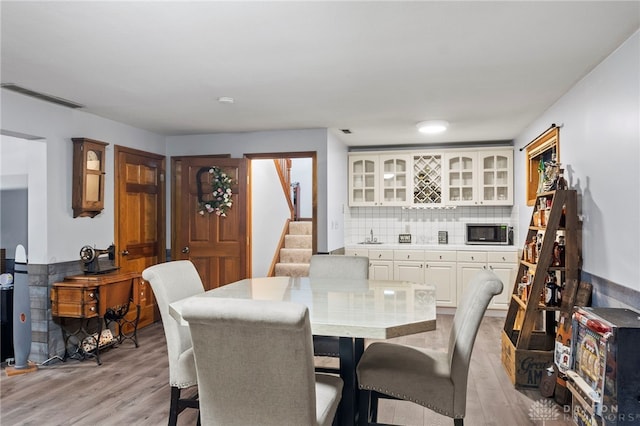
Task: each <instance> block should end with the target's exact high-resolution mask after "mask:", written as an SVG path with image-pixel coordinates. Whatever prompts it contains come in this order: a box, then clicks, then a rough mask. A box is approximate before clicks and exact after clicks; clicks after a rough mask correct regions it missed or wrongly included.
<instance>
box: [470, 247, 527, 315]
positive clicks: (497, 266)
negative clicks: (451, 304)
mask: <svg viewBox="0 0 640 426" xmlns="http://www.w3.org/2000/svg"><path fill="white" fill-rule="evenodd" d="M457 259H458V262H457V264H458V266H457V267H458V301H460V299H461V297H462V295H463V294H464V292H465V290H466V289H467V287H468V285H469V283H470V282H471V280H472V279H473V277H474V276H475V275H476V274H477V273H478V271H481V270H482V269H487V268H488V269H491V270H493V272H495V274H496V275H497V276H498V277H499V278H500V279H501V280H502V283H503V288H502V293H500V294H498V295H496V296H494V297H493V299H491V302H490V303H489V306H488V309H502V310H505V309H507V308H508V305H509V298H510V297H511V290H512V287H513V283H514V282H515V281H514V280H515V274H516V273H517V271H518V263H517V261H518V254H517V252H515V251H505V252H502V251H495V252H494V251H489V252H481V251H459V252H458V254H457Z"/></svg>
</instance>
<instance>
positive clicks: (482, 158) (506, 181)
mask: <svg viewBox="0 0 640 426" xmlns="http://www.w3.org/2000/svg"><path fill="white" fill-rule="evenodd" d="M478 165H479V166H480V168H481V169H480V173H479V177H480V187H479V191H478V192H479V196H480V202H481V203H482V204H483V205H495V206H498V205H513V150H500V151H480V152H478Z"/></svg>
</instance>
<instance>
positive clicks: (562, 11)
mask: <svg viewBox="0 0 640 426" xmlns="http://www.w3.org/2000/svg"><path fill="white" fill-rule="evenodd" d="M0 7H1V9H0V13H1V19H2V27H1V31H2V33H1V36H2V44H1V55H2V58H1V59H2V64H1V70H0V71H1V77H2V83H15V84H18V85H20V86H23V87H26V88H28V89H31V90H35V91H38V92H42V93H45V94H48V95H53V96H57V97H61V98H64V99H68V100H71V101H74V102H77V103H80V104H82V105H84V106H85V107H84V108H83V109H84V110H85V111H87V112H90V113H93V114H96V115H99V116H102V117H107V118H110V119H113V120H117V121H120V122H123V123H128V124H131V125H133V126H136V127H140V128H144V129H148V130H151V131H153V132H157V133H161V134H167V135H181V134H204V133H218V132H242V131H258V130H271V129H303V128H325V127H326V128H330V129H332V130H334V131H336V132H337V131H338V130H339V129H350V130H351V131H352V132H353V133H352V134H351V135H343V134H341V133H340V132H337V133H338V135H339V137H340V139H342V140H343V141H345V142H346V143H347V144H348V145H351V146H359V145H390V144H425V143H447V142H469V141H497V140H510V139H513V138H515V137H516V136H517V135H518V134H519V133H520V132H521V131H522V130H523V129H524V128H525V127H526V126H527V125H528V124H530V123H531V122H532V121H533V120H534V119H535V118H537V117H538V116H540V115H541V114H542V113H543V112H544V111H545V110H546V109H547V108H548V107H549V106H550V105H552V104H553V103H554V102H555V101H556V100H557V99H558V98H560V97H561V96H562V95H563V94H564V93H566V92H567V91H568V90H569V89H570V88H571V87H572V86H573V85H574V84H575V83H576V82H577V81H578V80H580V79H581V78H582V77H583V76H584V75H586V74H587V73H588V72H589V71H590V70H592V69H593V68H594V67H595V66H596V65H597V64H598V63H599V62H601V61H602V60H603V59H604V58H605V57H606V56H607V55H609V54H610V53H611V52H612V51H613V50H615V49H616V48H617V47H618V46H619V45H620V44H621V43H622V42H623V41H624V40H625V39H627V38H628V37H629V36H630V35H631V34H632V33H633V32H634V31H636V30H637V29H638V28H639V27H640V2H637V1H627V2H613V1H601V2H580V1H570V2H559V1H534V2H518V1H506V2H483V1H472V2H457V1H446V2H444V1H443V2H437V1H428V2H400V1H393V2H377V1H372V2H346V1H345V2H335V1H334V2H329V1H327V2H308V1H300V2H238V1H236V2H213V1H208V2H207V1H205V2H170V1H165V2H150V1H136V2H89V1H87V2H55V1H47V2H18V1H16V2H13V1H5V0H2V3H1V4H0ZM2 92H4V90H2V91H0V95H1V93H2ZM221 96H229V97H233V98H235V103H234V104H221V103H219V102H217V99H218V98H219V97H221ZM432 118H435V119H445V120H448V121H449V122H450V123H451V126H450V129H449V131H448V132H447V133H445V134H443V135H438V136H426V135H422V134H420V133H418V132H417V131H416V128H415V124H416V123H417V122H418V121H422V120H426V119H432ZM549 124H551V123H549ZM542 130H544V129H541V131H542Z"/></svg>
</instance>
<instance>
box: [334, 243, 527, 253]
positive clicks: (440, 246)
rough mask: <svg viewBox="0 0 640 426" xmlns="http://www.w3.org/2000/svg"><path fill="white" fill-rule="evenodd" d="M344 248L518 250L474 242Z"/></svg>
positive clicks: (348, 247) (356, 244)
mask: <svg viewBox="0 0 640 426" xmlns="http://www.w3.org/2000/svg"><path fill="white" fill-rule="evenodd" d="M344 248H345V249H355V250H358V249H367V250H432V251H435V250H438V251H453V250H456V251H518V247H517V246H514V245H494V244H487V245H476V244H473V245H471V244H413V243H412V244H400V243H392V244H386V243H382V244H358V243H355V244H353V243H351V244H345V246H344Z"/></svg>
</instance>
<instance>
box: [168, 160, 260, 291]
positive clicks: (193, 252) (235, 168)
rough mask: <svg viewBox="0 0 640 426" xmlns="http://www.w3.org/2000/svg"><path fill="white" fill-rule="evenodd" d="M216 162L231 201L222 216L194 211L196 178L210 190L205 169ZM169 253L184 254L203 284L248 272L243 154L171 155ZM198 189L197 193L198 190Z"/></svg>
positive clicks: (213, 284)
mask: <svg viewBox="0 0 640 426" xmlns="http://www.w3.org/2000/svg"><path fill="white" fill-rule="evenodd" d="M213 166H216V167H218V168H220V169H221V170H222V171H224V172H225V173H226V174H227V175H228V176H231V179H232V184H231V190H232V193H233V196H232V203H233V205H232V207H231V209H230V210H229V211H228V212H227V213H226V217H221V216H217V215H215V214H210V213H205V214H204V215H202V214H200V213H199V206H198V199H199V195H198V179H199V180H200V187H201V191H202V192H203V193H206V192H210V189H211V183H210V176H209V174H208V173H206V172H204V173H199V171H201V169H203V170H208V169H209V168H211V167H213ZM173 188H174V196H173V208H172V212H173V214H172V216H173V226H174V232H173V235H174V240H173V243H172V248H173V250H172V257H173V258H175V259H189V260H191V261H192V262H193V264H194V265H195V267H196V269H197V270H198V272H199V273H200V277H201V278H202V283H203V284H204V287H205V289H206V290H210V289H213V288H217V287H220V286H222V285H225V284H229V283H231V282H234V281H238V280H241V279H243V278H246V277H248V276H249V270H250V268H249V265H251V262H250V259H249V255H248V233H247V208H248V205H247V200H248V196H247V160H245V159H238V158H220V157H177V158H174V160H173ZM201 195H202V194H201Z"/></svg>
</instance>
